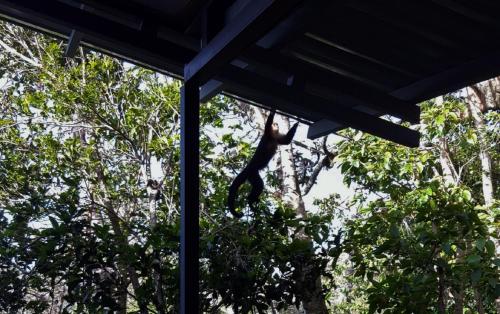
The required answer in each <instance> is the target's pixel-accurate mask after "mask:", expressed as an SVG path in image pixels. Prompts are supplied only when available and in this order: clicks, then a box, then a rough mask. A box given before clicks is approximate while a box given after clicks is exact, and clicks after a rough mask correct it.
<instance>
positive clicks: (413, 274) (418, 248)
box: [338, 96, 500, 313]
mask: <svg viewBox="0 0 500 314" xmlns="http://www.w3.org/2000/svg"><path fill="white" fill-rule="evenodd" d="M469 110H470V109H469ZM422 112H423V113H422V126H421V132H422V134H423V139H422V142H423V145H424V147H422V148H420V149H409V148H404V147H401V146H398V145H395V144H392V143H388V142H386V141H383V140H381V139H378V138H375V137H373V136H369V135H362V134H361V133H353V132H350V133H349V134H350V135H351V136H354V137H355V140H354V141H343V142H342V143H340V145H339V156H338V162H339V164H340V166H341V168H342V172H343V174H344V176H345V177H344V179H345V180H346V182H347V183H353V184H356V185H357V186H358V188H359V189H360V191H362V193H363V195H360V198H359V199H360V200H361V201H362V202H361V206H360V208H359V211H358V212H357V215H356V216H354V217H353V218H351V219H348V220H347V222H346V228H347V235H346V241H345V246H346V250H347V251H348V252H349V253H350V260H351V261H352V263H353V272H354V276H355V277H358V278H363V279H365V280H367V282H368V285H367V286H366V289H365V293H366V295H367V298H368V303H369V306H370V308H369V312H376V311H384V312H391V313H392V312H394V313H401V312H415V313H421V312H439V313H445V312H447V311H448V310H449V309H450V308H453V309H454V312H455V313H462V311H463V310H462V309H463V308H464V307H465V308H468V309H471V310H474V311H478V312H480V313H485V312H494V300H495V298H496V297H498V294H499V291H500V290H499V289H500V285H499V282H498V279H499V278H498V274H499V272H498V268H499V266H500V260H499V259H498V255H497V254H496V249H495V245H496V242H497V241H498V233H497V232H498V215H499V211H498V202H491V203H490V204H489V206H488V205H485V201H484V200H485V198H486V199H487V197H485V195H484V194H483V190H482V189H481V183H480V180H478V178H480V177H481V171H482V170H481V161H480V159H479V158H478V157H479V156H478V155H479V152H480V150H481V149H480V147H479V146H480V145H483V146H482V147H489V151H490V152H491V153H493V150H494V147H497V146H498V137H497V134H495V132H496V131H497V126H498V124H497V123H498V113H490V114H488V115H487V116H484V119H485V121H486V122H485V124H487V125H488V127H486V128H485V129H483V130H479V129H477V127H475V125H474V122H473V121H472V117H471V115H470V111H468V109H467V106H466V104H465V103H464V100H463V99H460V98H457V97H454V96H449V97H448V98H446V100H445V101H437V102H427V103H424V104H422ZM495 130H496V131H495ZM478 132H485V134H488V135H487V136H484V137H483V139H484V141H483V142H480V141H479V140H478V138H479V137H478ZM486 138H488V141H489V142H488V144H487V145H485V144H486V143H485V142H486ZM493 155H494V153H493ZM493 163H494V164H498V163H497V160H494V161H493ZM478 181H479V182H478ZM496 193H497V195H498V191H497V192H496ZM367 196H369V197H367Z"/></svg>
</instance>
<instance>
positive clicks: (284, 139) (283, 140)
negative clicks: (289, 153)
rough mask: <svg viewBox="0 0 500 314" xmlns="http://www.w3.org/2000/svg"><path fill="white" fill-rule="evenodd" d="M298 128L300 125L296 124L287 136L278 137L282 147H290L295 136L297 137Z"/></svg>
mask: <svg viewBox="0 0 500 314" xmlns="http://www.w3.org/2000/svg"><path fill="white" fill-rule="evenodd" d="M297 126H299V123H298V122H297V123H295V124H294V125H293V126H292V128H291V129H290V130H289V131H288V133H287V134H286V135H280V137H278V144H280V145H288V144H290V143H291V142H292V139H293V136H294V135H295V131H297Z"/></svg>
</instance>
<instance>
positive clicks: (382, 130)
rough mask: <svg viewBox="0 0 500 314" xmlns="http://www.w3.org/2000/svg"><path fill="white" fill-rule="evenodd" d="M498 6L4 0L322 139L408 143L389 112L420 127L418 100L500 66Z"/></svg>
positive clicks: (46, 23)
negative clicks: (349, 136)
mask: <svg viewBox="0 0 500 314" xmlns="http://www.w3.org/2000/svg"><path fill="white" fill-rule="evenodd" d="M499 12H500V2H498V1H494V0H491V1H490V0H475V1H470V0H418V1H417V0H408V1H400V0H348V1H335V0H304V1H299V0H281V1H280V0H275V1H272V0H267V1H266V0H214V1H201V0H169V1H167V0H164V1H161V0H129V1H123V0H108V1H97V0H44V1H41V0H0V14H1V16H2V17H3V18H5V19H8V20H10V21H14V22H18V23H20V24H23V25H28V26H31V27H33V28H36V29H38V30H42V31H45V32H49V33H52V34H56V35H59V36H62V37H69V36H70V34H73V38H74V39H75V38H77V39H81V42H82V43H83V44H84V45H87V46H90V47H93V48H96V49H98V50H101V51H105V52H107V53H110V54H113V55H116V56H119V57H122V58H125V59H127V60H130V61H133V62H136V63H139V64H142V65H145V66H148V67H151V68H154V69H157V70H160V71H162V72H166V73H169V74H171V75H174V76H176V77H179V78H183V77H184V76H185V75H186V77H188V78H193V79H197V80H199V81H200V82H201V83H203V84H204V85H203V86H202V88H201V98H202V99H204V100H206V99H208V98H209V97H211V96H213V95H215V94H216V93H218V92H220V91H225V92H226V93H229V94H232V95H235V96H238V97H241V98H244V99H247V100H250V101H253V102H256V103H260V104H262V105H264V106H267V107H272V108H276V109H278V110H280V111H282V112H284V113H287V114H290V115H294V116H296V117H298V118H300V119H301V120H302V121H305V122H308V123H311V124H312V126H311V129H310V135H311V136H312V137H317V136H320V135H324V134H326V133H329V132H332V131H336V130H338V129H340V128H343V127H354V128H356V129H360V130H363V131H366V132H369V133H371V134H374V135H377V136H381V137H383V138H386V139H389V140H393V141H395V142H398V143H401V144H404V145H408V146H416V145H418V133H417V132H416V131H413V130H410V129H408V128H406V127H403V126H401V125H399V124H395V123H391V122H388V121H386V120H383V119H380V118H379V116H381V115H385V114H388V115H391V116H394V117H397V118H400V119H401V120H403V121H408V122H411V123H418V122H419V113H420V111H419V108H418V107H417V106H416V103H418V102H420V101H423V100H426V99H429V98H432V97H434V96H438V95H441V94H444V93H447V92H451V91H454V90H457V89H459V88H461V87H464V86H466V85H468V84H471V83H475V82H478V81H481V80H484V79H488V78H490V77H492V76H495V75H497V74H499V73H500V41H498V40H496V38H499V37H498V36H499V35H500V13H499ZM219 48H221V49H222V50H221V51H219V52H220V53H218V52H217V51H215V50H214V49H219ZM228 60H232V62H231V63H230V64H229V63H228V62H227V61H228ZM186 64H188V66H187V67H186V73H184V66H185V65H186ZM199 70H200V71H199ZM191 75H192V76H191Z"/></svg>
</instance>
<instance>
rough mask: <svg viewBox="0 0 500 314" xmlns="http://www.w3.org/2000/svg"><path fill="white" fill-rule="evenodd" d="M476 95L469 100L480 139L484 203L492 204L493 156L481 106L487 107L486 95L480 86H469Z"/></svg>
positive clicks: (468, 103)
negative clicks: (488, 146) (487, 141)
mask: <svg viewBox="0 0 500 314" xmlns="http://www.w3.org/2000/svg"><path fill="white" fill-rule="evenodd" d="M469 89H470V90H471V91H472V93H473V95H474V96H475V97H471V99H470V100H469V101H467V105H468V107H469V111H470V114H471V116H472V119H473V120H474V125H475V127H476V131H477V135H478V136H477V138H478V140H479V159H480V161H481V176H482V185H483V197H484V204H485V205H486V206H490V205H491V204H492V203H493V180H492V178H491V173H492V172H491V156H490V153H489V152H488V149H487V144H486V141H485V134H484V128H485V123H484V119H483V115H482V113H481V110H480V108H481V107H483V108H487V107H488V105H487V103H486V95H485V92H484V91H482V90H481V89H480V88H479V87H478V86H476V85H473V86H471V87H470V88H469Z"/></svg>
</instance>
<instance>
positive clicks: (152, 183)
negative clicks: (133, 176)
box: [146, 179, 163, 201]
mask: <svg viewBox="0 0 500 314" xmlns="http://www.w3.org/2000/svg"><path fill="white" fill-rule="evenodd" d="M162 183H163V182H160V183H159V182H158V181H156V180H153V179H149V180H148V182H147V183H146V191H147V192H148V196H149V200H150V201H152V200H153V199H154V200H155V201H158V200H160V198H161V186H162Z"/></svg>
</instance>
